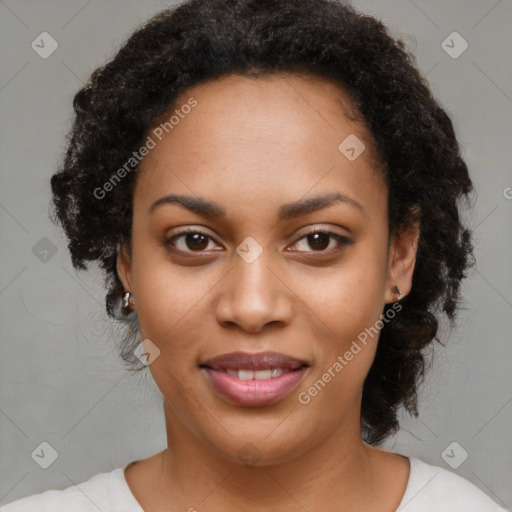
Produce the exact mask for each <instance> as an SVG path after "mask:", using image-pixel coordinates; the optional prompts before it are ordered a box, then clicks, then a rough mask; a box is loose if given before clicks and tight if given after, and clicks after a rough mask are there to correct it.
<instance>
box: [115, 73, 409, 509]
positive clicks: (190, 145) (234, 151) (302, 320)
mask: <svg viewBox="0 0 512 512" xmlns="http://www.w3.org/2000/svg"><path fill="white" fill-rule="evenodd" d="M191 97H193V98H195V99H196V100H197V102H198V104H197V106H195V107H194V108H193V109H192V110H191V112H190V113H189V114H188V115H186V116H184V118H183V119H181V120H180V122H179V124H177V125H176V126H175V127H174V128H173V129H172V131H169V133H168V134H164V135H165V136H164V137H163V138H162V140H161V141H159V142H158V143H157V145H156V147H155V148H154V149H152V150H151V151H150V152H149V154H148V155H147V156H146V157H144V159H143V160H142V162H141V164H140V167H139V171H138V176H137V182H136V186H135V190H134V197H133V228H132V240H131V254H130V251H129V250H128V249H127V248H126V247H123V248H122V249H123V250H120V251H119V255H118V262H117V270H118V274H119V277H120V279H121V281H122V283H123V285H124V287H125V290H131V291H132V293H133V296H132V298H133V300H134V301H135V304H134V305H133V306H132V307H133V308H134V309H136V311H137V316H138V320H139V326H140V332H141V337H142V339H150V340H151V341H152V343H154V345H155V346H157V347H158V348H159V350H160V354H159V356H158V357H157V358H156V359H155V360H154V361H153V362H152V363H151V364H150V366H149V369H150V371H151V374H152V376H153V378H154V379H155V382H156V384H157V385H158V387H159V389H160V391H161V392H162V395H163V399H164V412H165V421H166V431H167V437H168V447H167V449H165V450H164V451H162V452H161V453H158V454H156V455H154V456H152V457H149V458H147V459H144V460H141V461H138V462H136V463H135V464H132V465H131V466H129V467H128V468H127V470H126V472H125V476H126V481H127V483H128V485H129V487H130V489H131V490H132V492H133V494H134V496H135V497H136V499H137V500H138V501H139V503H140V504H141V505H142V507H143V508H144V510H146V511H148V512H156V511H160V510H166V511H169V510H171V511H172V510H181V511H183V510H194V509H193V508H192V507H194V508H195V509H197V510H199V511H220V510H223V511H226V510H244V511H249V512H252V511H266V512H268V511H270V510H275V511H277V510H279V511H280V512H283V511H284V512H287V511H299V510H304V509H305V510H309V511H313V510H322V511H331V510H332V511H334V510H336V511H346V512H351V511H360V510H365V511H373V510H375V511H377V510H378V511H380V512H382V511H394V510H396V508H397V507H398V505H399V503H400V501H401V499H402V496H403V493H404V492H405V488H406V485H407V480H408V476H409V463H408V460H407V459H406V458H404V457H401V456H399V455H396V454H391V453H388V452H386V451H383V450H380V449H377V448H374V447H371V446H369V445H367V444H366V443H364V442H363V441H362V439H361V434H360V410H361V393H362V387H363V383H364V380H365V377H366V375H367V373H368V371H369V369H370V366H371V364H372V361H373V359H374V356H375V350H376V347H377V342H378V336H374V337H373V338H369V341H368V344H367V345H366V346H364V348H363V349H362V350H361V351H360V352H359V353H358V354H357V355H355V356H354V358H353V359H352V360H351V361H350V362H349V363H348V364H347V365H346V366H345V367H344V368H343V370H342V371H341V372H339V373H337V374H336V377H335V378H333V379H332V380H331V382H329V383H328V384H327V385H326V386H325V387H324V388H323V389H322V391H321V392H320V393H318V395H317V396H315V397H314V398H312V399H311V401H310V402H309V403H308V404H307V405H303V404H301V403H300V402H299V401H298V398H297V395H298V393H299V392H300V391H304V390H307V389H308V388H309V387H311V386H312V385H313V384H314V383H315V382H316V381H317V380H318V379H319V378H321V376H322V374H323V373H324V372H325V371H326V370H327V369H328V368H329V367H332V365H333V363H334V362H335V361H336V358H337V357H338V356H339V355H343V354H344V353H345V352H346V351H347V350H348V349H349V348H350V346H351V343H352V341H353V340H356V339H357V336H358V334H359V333H361V332H362V331H364V329H365V328H368V327H370V326H373V325H374V324H375V323H376V321H377V320H379V318H380V315H381V313H382V312H383V308H384V306H385V304H387V303H391V302H395V301H396V300H397V299H398V297H397V294H396V293H395V292H393V290H392V288H393V285H398V286H399V287H400V288H401V290H402V291H403V293H404V294H407V293H408V292H409V291H410V289H411V282H412V274H413V271H414V264H415V259H416V249H417V240H418V234H419V228H418V226H417V225H414V226H411V227H409V228H408V229H406V230H404V231H403V232H402V233H400V235H397V236H394V237H392V238H391V241H390V243H389V244H388V241H389V240H388V229H387V222H388V219H387V201H388V191H387V188H386V186H385V183H384V181H383V178H382V176H381V174H380V172H379V170H378V167H379V166H378V161H377V160H376V157H375V154H374V151H373V150H372V147H373V146H372V139H371V136H370V135H369V133H368V132H367V131H366V129H365V127H364V125H362V124H361V123H359V122H357V121H355V120H354V118H353V112H354V111H353V108H352V104H351V102H350V100H349V98H348V96H347V95H346V93H345V92H344V91H343V90H341V89H340V88H339V87H338V86H337V85H336V84H333V83H331V82H328V81H325V80H323V79H320V78H318V77H311V76H309V77H308V76H301V77H299V76H296V75H290V74H285V73H280V74H279V75H273V76H271V77H265V78H261V77H260V78H257V79H254V78H247V77H242V76H236V75H232V76H229V77H224V78H221V79H218V80H215V81H210V82H207V83H205V84H201V85H198V86H195V87H192V88H190V89H188V90H187V91H185V92H183V93H182V95H181V96H180V97H179V98H178V101H177V102H176V105H175V106H174V107H173V110H174V108H179V107H180V106H181V105H183V104H185V103H186V102H187V100H188V99H189V98H191ZM347 115H348V116H347ZM168 117H169V116H167V118H168ZM349 134H356V135H357V137H358V138H359V139H360V140H362V141H364V143H365V145H366V149H365V150H364V151H363V152H362V153H361V155H360V156H359V157H358V158H357V159H356V160H354V161H349V160H348V159H347V158H346V157H345V156H344V155H343V154H342V153H341V152H340V151H339V149H338V145H339V144H340V142H342V141H343V140H344V139H345V138H346V137H347V136H348V135H349ZM332 192H339V193H340V194H344V195H347V196H350V197H351V198H352V199H354V200H356V201H357V202H359V203H360V204H361V205H362V208H363V210H360V209H358V208H356V207H354V206H352V205H351V204H349V203H347V202H335V203H333V204H332V205H331V206H329V207H327V208H324V209H321V210H318V211H315V212H311V213H308V214H306V215H303V216H301V217H298V218H294V219H290V220H285V221H278V219H277V214H278V211H279V208H280V207H281V206H282V205H283V204H285V203H290V202H294V201H297V200H299V199H304V198H309V197H313V196H320V195H323V194H326V193H332ZM170 193H174V194H183V195H188V196H200V197H201V198H204V199H207V200H209V201H215V202H216V203H218V204H219V206H221V207H222V208H224V209H225V210H226V217H225V218H222V219H210V218H206V217H203V216H201V215H199V214H197V213H193V212H191V211H189V210H187V209H185V208H183V207H182V206H180V205H178V204H164V205H163V206H160V207H158V208H156V209H155V210H154V211H153V213H149V209H150V206H151V205H152V203H153V202H154V201H156V200H158V199H159V198H161V197H163V196H165V195H166V194H170ZM185 226H190V227H193V228H197V229H198V230H199V231H201V232H203V233H205V234H206V235H208V236H209V237H211V238H206V239H201V240H200V241H201V243H202V245H201V244H199V246H197V245H194V240H193V239H192V238H191V236H190V235H189V236H188V237H186V236H184V237H181V239H180V240H175V241H174V248H175V252H173V251H172V250H171V247H173V246H172V245H167V246H166V244H165V240H166V239H168V238H169V237H170V236H173V235H175V234H177V232H178V231H179V229H181V228H183V227H185ZM313 228H316V229H317V231H322V230H323V231H330V232H334V233H337V234H340V235H342V236H345V237H347V238H348V239H349V240H350V241H351V243H350V244H340V243H339V242H337V241H336V240H335V239H332V238H326V237H324V238H322V239H321V241H320V243H319V242H317V245H315V240H314V239H312V238H311V237H309V239H308V237H306V238H304V235H305V234H308V233H310V232H312V230H313ZM249 236H250V237H253V238H254V239H255V240H256V241H257V242H258V244H259V245H260V246H261V248H262V249H263V252H262V253H261V255H260V256H259V257H258V258H257V259H256V260H255V261H253V262H252V263H247V262H246V261H245V260H244V259H242V258H241V257H240V256H239V255H238V254H237V252H236V248H237V247H238V246H239V245H240V244H241V243H242V242H243V241H244V240H245V239H246V238H247V237H249ZM187 242H188V243H187ZM176 249H179V250H181V251H182V252H181V254H179V253H178V252H176ZM238 350H242V351H248V352H262V351H265V350H275V351H278V352H283V353H285V354H288V355H291V356H293V357H297V358H298V359H302V360H306V361H307V362H308V363H309V364H310V367H309V368H308V370H307V372H306V374H305V375H304V377H303V379H302V381H301V382H300V383H299V386H298V387H297V388H296V389H295V390H294V391H292V392H291V393H290V394H289V395H288V396H286V397H285V398H283V399H282V400H280V401H279V402H276V403H274V404H271V405H267V406H261V407H242V406H239V405H235V404H233V403H230V402H229V401H227V400H225V399H224V398H222V397H221V396H220V395H218V394H217V393H216V391H215V390H214V388H213V387H212V386H211V384H210V382H209V380H208V378H207V377H206V376H205V373H204V371H203V370H201V369H200V368H199V367H198V365H199V363H200V362H204V361H206V360H207V359H209V358H211V357H214V356H217V355H219V354H223V353H227V352H232V351H238ZM246 443H251V444H252V445H253V446H254V448H252V449H253V451H254V453H255V454H256V455H255V459H257V460H255V461H254V464H252V465H246V464H244V461H243V460H241V459H240V458H239V455H238V453H239V451H240V449H241V448H242V447H244V446H245V445H246Z"/></svg>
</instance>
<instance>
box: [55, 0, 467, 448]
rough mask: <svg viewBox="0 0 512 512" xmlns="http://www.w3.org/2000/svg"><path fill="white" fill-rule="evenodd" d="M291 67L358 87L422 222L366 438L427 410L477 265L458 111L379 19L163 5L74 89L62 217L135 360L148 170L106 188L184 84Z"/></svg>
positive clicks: (208, 3)
mask: <svg viewBox="0 0 512 512" xmlns="http://www.w3.org/2000/svg"><path fill="white" fill-rule="evenodd" d="M279 72H291V73H296V74H299V75H304V74H307V75H310V76H311V75H312V76H316V77H320V78H324V79H328V80H331V81H332V82H334V83H335V84H338V85H339V86H340V87H341V88H342V89H343V90H345V91H346V92H347V93H348V95H349V97H350V99H351V101H352V102H353V104H354V106H355V107H356V112H357V115H358V116H359V117H360V119H362V121H363V122H364V124H365V126H366V127H367V129H368V131H369V132H370V134H371V135H372V137H373V139H374V142H375V144H376V148H377V150H378V154H379V160H380V163H381V164H382V171H379V172H382V173H383V177H384V179H385V181H386V183H387V186H388V190H389V195H388V196H389V201H388V220H389V233H390V235H391V234H394V233H399V232H400V230H401V229H402V228H404V227H407V226H410V225H411V223H414V222H418V223H419V225H420V227H421V229H420V237H419V242H418V250H417V260H416V266H415V270H414V274H413V284H412V290H411V292H410V293H409V294H408V295H407V296H406V297H405V298H404V299H402V300H401V301H400V304H401V305H402V310H401V311H400V314H398V315H396V316H395V318H394V319H393V320H392V321H389V322H387V323H386V324H385V325H384V327H383V328H382V330H381V334H380V341H379V343H378V347H377V352H376V356H375V359H374V361H373V364H372V366H371V368H370V371H369V373H368V376H367V378H366V380H365V382H364V387H363V396H362V409H361V428H362V435H363V439H364V440H365V441H366V442H367V443H369V444H373V445H375V444H380V443H381V442H382V441H383V440H384V439H386V438H387V437H388V436H390V435H391V434H394V433H395V432H396V431H397V430H398V429H399V422H398V419H397V410H398V407H399V406H400V405H403V406H404V407H405V408H406V410H407V411H408V412H409V413H410V414H413V415H414V416H416V417H417V416H418V410H417V393H418V386H419V384H421V382H422V381H423V377H424V375H425V369H426V366H428V365H427V364H426V358H425V354H424V353H423V352H424V351H423V349H425V348H426V347H427V346H428V345H430V344H431V343H432V341H433V340H434V339H435V340H436V341H438V342H439V343H441V344H442V342H441V341H440V340H439V338H438V337H437V336H436V334H437V331H438V321H439V320H440V318H439V317H440V316H441V315H442V313H443V312H444V313H445V314H446V316H447V317H448V318H449V320H450V326H451V327H453V325H454V323H455V320H454V319H455V313H456V310H457V309H458V308H459V307H460V306H461V302H462V299H461V296H460V292H459V286H460V284H461V280H462V279H463V278H465V277H467V270H468V268H469V267H470V266H472V265H473V264H474V259H473V246H472V243H471V231H470V230H468V229H467V228H466V227H465V226H464V225H463V224H462V223H461V221H460V219H459V210H458V204H457V202H458V200H459V199H462V198H464V199H466V201H467V200H468V199H469V195H470V193H471V192H473V186H472V182H471V180H470V178H469V175H468V169H467V166H466V164H465V162H464V161H463V159H462V157H461V152H460V148H459V144H458V142H457V140H456V137H455V134H454V130H453V126H452V122H451V120H450V118H449V117H448V115H447V113H446V112H445V110H443V108H441V106H440V105H439V103H438V102H437V101H436V100H435V99H434V98H433V96H432V94H431V92H430V90H429V87H428V84H427V82H426V79H425V78H423V77H422V75H421V74H420V73H419V71H418V70H417V69H416V67H415V57H414V56H413V55H412V54H410V53H409V52H408V51H407V49H406V47H405V44H404V42H403V41H401V40H397V39H394V38H393V37H391V35H390V34H389V32H388V30H387V28H386V27H385V25H383V24H382V23H381V22H380V21H378V20H377V19H375V18H374V17H372V16H368V15H363V14H362V13H359V12H357V11H356V10H354V9H353V8H352V7H350V6H347V5H344V4H341V3H339V2H337V1H335V0H190V1H187V2H184V3H181V4H180V5H178V6H176V7H174V8H169V9H166V10H164V11H162V12H160V13H159V14H157V15H156V16H154V17H153V18H152V19H150V20H149V21H147V22H146V23H145V24H143V25H142V26H141V27H139V28H138V29H137V30H136V31H135V32H134V33H133V34H132V35H131V36H130V37H129V39H128V40H127V42H126V43H125V44H124V45H123V46H122V47H121V49H120V50H119V51H118V53H117V54H116V55H115V57H114V58H113V59H112V60H111V61H110V62H108V63H107V64H106V65H104V66H102V67H100V68H98V69H96V70H95V71H94V72H93V73H92V75H91V77H90V79H89V81H88V83H87V84H86V85H85V86H84V87H83V88H82V89H81V90H79V91H78V93H77V94H76V95H75V97H74V101H73V106H74V111H75V118H74V124H73V127H72V129H71V131H70V133H69V135H68V139H67V147H66V152H65V155H63V157H62V158H63V163H62V166H61V168H60V169H59V170H58V172H57V173H56V174H55V175H53V176H52V178H51V186H52V191H53V203H54V210H53V211H52V213H51V217H52V220H54V222H60V223H61V224H62V226H63V228H64V230H65V233H66V235H67V237H68V240H69V244H68V247H69V250H70V252H71V258H72V263H73V266H74V267H75V268H76V269H86V268H87V267H86V265H85V264H84V262H86V261H96V262H97V263H98V264H99V266H100V268H101V269H102V270H103V271H104V274H105V286H106V288H107V289H108V293H107V296H106V308H107V312H108V315H109V316H110V317H112V318H113V319H117V320H118V322H119V323H118V325H120V326H121V327H123V326H130V325H131V327H130V328H129V329H126V331H124V327H123V332H125V336H124V339H123V342H122V344H121V348H122V351H121V357H122V359H123V361H125V362H130V363H133V362H135V358H134V357H133V349H134V347H135V346H136V341H135V342H134V337H135V335H136V331H137V329H136V325H137V324H136V320H135V321H134V320H133V314H130V315H126V312H123V308H122V307H121V306H120V302H121V301H120V298H121V294H122V291H123V290H122V284H121V282H120V280H119V277H118V275H117V271H116V258H117V251H118V248H119V246H118V244H120V243H122V244H124V243H126V244H127V245H128V247H129V246H130V233H131V223H132V194H133V189H134V184H135V177H136V175H137V174H136V172H131V173H127V174H126V176H125V177H123V179H122V180H121V181H120V182H119V183H117V184H116V186H113V187H111V189H112V190H110V191H109V193H108V196H107V197H105V198H102V199H99V198H98V197H97V195H98V194H95V193H94V191H95V190H98V187H102V186H103V185H104V184H105V183H106V182H107V181H109V180H111V179H112V177H113V175H114V173H115V172H116V170H118V169H120V168H122V167H123V165H125V164H126V162H127V161H129V159H130V158H131V157H132V155H133V152H134V151H135V150H137V148H140V147H141V144H142V143H143V141H144V140H145V138H146V137H147V134H148V131H149V129H150V128H151V127H152V126H154V125H155V123H156V122H157V121H158V120H159V119H160V118H161V116H163V115H164V114H166V113H167V112H169V111H170V110H171V109H172V108H173V104H174V102H175V100H176V98H177V96H178V95H179V94H180V93H181V92H182V91H184V90H186V89H187V88H189V87H191V86H192V85H196V84H199V83H202V82H206V81H210V80H214V79H216V78H218V77H222V76H225V75H230V74H240V75H245V76H252V77H257V76H260V75H265V74H272V73H279ZM134 170H136V167H135V169H134ZM390 307H391V305H390V304H388V305H386V307H385V309H384V311H383V314H384V315H386V312H387V310H388V309H389V308H390ZM126 333H128V334H126ZM420 378H421V382H420Z"/></svg>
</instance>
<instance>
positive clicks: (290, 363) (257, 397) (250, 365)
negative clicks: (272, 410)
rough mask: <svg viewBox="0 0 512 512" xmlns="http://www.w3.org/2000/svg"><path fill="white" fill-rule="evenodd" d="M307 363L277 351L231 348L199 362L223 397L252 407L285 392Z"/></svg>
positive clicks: (305, 368)
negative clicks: (252, 350)
mask: <svg viewBox="0 0 512 512" xmlns="http://www.w3.org/2000/svg"><path fill="white" fill-rule="evenodd" d="M309 366H310V364H309V363H307V362H306V361H302V360H299V359H297V358H294V357H291V356H287V355H285V354H280V353H278V352H261V353H247V352H232V353H230V354H223V355H221V356H217V357H215V358H213V359H209V360H208V361H206V362H204V363H201V364H200V365H199V367H200V368H201V369H202V370H203V372H204V374H205V375H206V376H207V379H208V380H209V382H210V384H211V385H212V386H213V389H214V390H215V391H216V392H217V393H218V394H219V395H220V396H221V397H222V398H224V399H226V400H227V401H228V402H230V403H232V404H235V405H241V406H252V407H255V406H262V405H270V404H272V403H275V402H277V401H279V400H281V399H282V398H284V397H285V396H287V395H288V394H289V393H290V392H291V391H292V390H293V389H294V388H295V387H296V386H297V385H298V384H299V382H300V380H301V379H302V378H303V376H304V374H305V373H306V371H307V369H308V368H309Z"/></svg>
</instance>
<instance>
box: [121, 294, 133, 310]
mask: <svg viewBox="0 0 512 512" xmlns="http://www.w3.org/2000/svg"><path fill="white" fill-rule="evenodd" d="M131 296H132V292H131V291H128V292H126V293H125V294H124V295H123V307H124V308H127V307H128V306H133V305H134V304H135V301H134V300H132V301H130V297H131Z"/></svg>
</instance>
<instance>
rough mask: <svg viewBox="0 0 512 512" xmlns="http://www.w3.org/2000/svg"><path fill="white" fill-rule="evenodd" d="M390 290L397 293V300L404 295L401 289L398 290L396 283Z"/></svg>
mask: <svg viewBox="0 0 512 512" xmlns="http://www.w3.org/2000/svg"><path fill="white" fill-rule="evenodd" d="M391 290H392V292H393V293H398V299H397V300H402V299H403V298H404V297H405V295H404V293H403V292H402V290H400V288H399V287H398V286H397V285H396V284H395V285H394V286H393V288H392V289H391Z"/></svg>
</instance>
